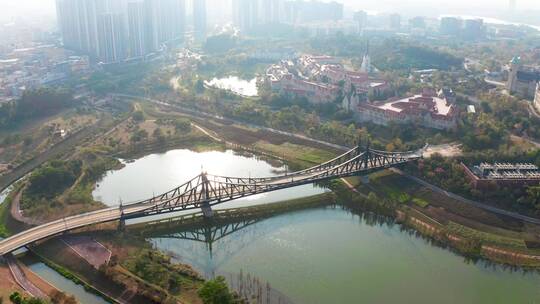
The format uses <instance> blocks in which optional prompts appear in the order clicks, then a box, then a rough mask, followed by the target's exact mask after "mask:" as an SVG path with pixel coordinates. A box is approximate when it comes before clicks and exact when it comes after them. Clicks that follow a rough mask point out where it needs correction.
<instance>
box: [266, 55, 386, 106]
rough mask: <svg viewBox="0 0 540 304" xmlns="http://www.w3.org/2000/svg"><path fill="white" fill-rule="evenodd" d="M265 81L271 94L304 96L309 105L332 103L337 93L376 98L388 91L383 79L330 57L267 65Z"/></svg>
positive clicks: (303, 58)
mask: <svg viewBox="0 0 540 304" xmlns="http://www.w3.org/2000/svg"><path fill="white" fill-rule="evenodd" d="M265 82H266V84H267V85H269V86H270V88H271V89H272V90H273V91H275V92H281V93H287V94H292V95H295V96H302V97H306V98H307V99H308V100H309V101H310V102H312V103H325V102H333V101H336V98H338V97H340V93H341V94H342V95H341V96H348V97H349V98H351V97H354V98H359V99H365V98H367V96H368V95H371V94H372V95H374V96H380V95H382V94H384V93H385V92H386V91H387V90H389V88H390V86H389V85H388V83H387V82H386V81H385V80H381V79H375V78H371V77H370V76H369V75H368V74H367V73H362V72H356V71H351V70H347V69H346V68H345V67H344V66H343V65H342V64H341V63H339V60H337V59H336V58H334V57H331V56H312V55H303V56H301V57H299V58H298V59H297V60H295V61H293V60H285V61H281V62H280V63H279V64H275V65H272V66H270V67H269V68H268V69H267V71H266V77H265ZM344 102H345V101H344Z"/></svg>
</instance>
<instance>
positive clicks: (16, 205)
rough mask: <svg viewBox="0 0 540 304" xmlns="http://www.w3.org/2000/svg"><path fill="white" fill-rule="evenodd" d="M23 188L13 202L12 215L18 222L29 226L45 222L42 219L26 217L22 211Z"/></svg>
mask: <svg viewBox="0 0 540 304" xmlns="http://www.w3.org/2000/svg"><path fill="white" fill-rule="evenodd" d="M22 192H23V190H20V191H19V193H17V195H15V197H14V198H13V201H12V202H11V216H12V217H13V218H14V219H15V220H16V221H18V222H21V223H23V224H26V225H29V226H37V225H41V224H43V222H42V221H39V220H36V219H32V218H28V217H25V216H24V215H23V213H22V211H21V197H22Z"/></svg>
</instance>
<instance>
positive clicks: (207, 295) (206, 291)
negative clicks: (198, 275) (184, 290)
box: [198, 276, 235, 304]
mask: <svg viewBox="0 0 540 304" xmlns="http://www.w3.org/2000/svg"><path fill="white" fill-rule="evenodd" d="M198 294H199V296H200V297H201V299H202V300H203V303H204V304H229V303H235V300H234V297H233V295H232V294H231V293H230V292H229V287H227V283H226V282H225V278H224V277H222V276H219V277H217V278H215V279H213V280H209V281H207V282H206V283H204V285H203V287H201V289H199V291H198Z"/></svg>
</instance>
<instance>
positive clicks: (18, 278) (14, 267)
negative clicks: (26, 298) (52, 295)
mask: <svg viewBox="0 0 540 304" xmlns="http://www.w3.org/2000/svg"><path fill="white" fill-rule="evenodd" d="M5 259H6V262H7V264H8V267H9V270H10V271H11V274H12V275H13V278H14V279H15V282H17V284H19V286H21V287H22V288H23V289H24V290H25V291H26V292H28V293H29V294H30V295H31V296H32V297H36V298H41V299H47V298H48V297H47V295H46V294H45V293H44V292H43V291H41V289H39V288H37V287H36V285H34V284H33V283H32V282H30V280H28V278H27V277H26V274H25V273H24V271H23V270H22V269H21V267H20V266H19V264H18V262H17V260H16V259H15V257H13V255H11V254H9V255H6V256H5Z"/></svg>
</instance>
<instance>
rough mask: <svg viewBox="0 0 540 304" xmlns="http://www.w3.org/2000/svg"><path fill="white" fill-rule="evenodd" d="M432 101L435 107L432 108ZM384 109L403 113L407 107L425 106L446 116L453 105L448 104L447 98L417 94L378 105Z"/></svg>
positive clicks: (435, 112)
mask: <svg viewBox="0 0 540 304" xmlns="http://www.w3.org/2000/svg"><path fill="white" fill-rule="evenodd" d="M429 102H431V103H432V104H431V105H432V106H433V108H430V106H431V105H430V104H429ZM377 107H378V108H379V109H382V110H389V111H393V112H396V113H401V112H403V111H405V110H406V109H407V108H411V107H416V108H425V109H426V110H429V111H430V112H433V113H434V114H439V115H443V116H446V115H448V114H449V113H450V110H451V109H452V105H450V104H448V103H447V101H446V100H444V99H442V98H439V97H424V96H423V95H415V96H413V97H407V98H403V99H398V100H393V101H389V102H386V103H384V104H382V105H379V106H377Z"/></svg>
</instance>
